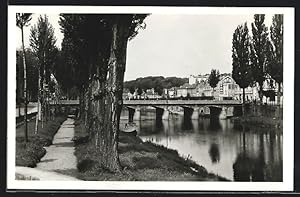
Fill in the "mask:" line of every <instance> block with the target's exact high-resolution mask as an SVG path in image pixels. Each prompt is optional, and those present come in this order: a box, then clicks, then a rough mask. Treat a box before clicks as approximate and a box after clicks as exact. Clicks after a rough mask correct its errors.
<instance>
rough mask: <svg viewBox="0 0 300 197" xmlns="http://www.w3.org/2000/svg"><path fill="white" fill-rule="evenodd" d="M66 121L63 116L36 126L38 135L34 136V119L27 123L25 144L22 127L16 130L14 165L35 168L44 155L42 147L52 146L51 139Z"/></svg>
mask: <svg viewBox="0 0 300 197" xmlns="http://www.w3.org/2000/svg"><path fill="white" fill-rule="evenodd" d="M65 119H66V117H65V116H59V117H56V118H54V120H49V121H47V122H45V123H44V126H43V128H42V124H41V122H39V124H38V134H34V130H35V119H34V120H31V121H29V122H28V139H29V141H28V142H27V143H26V142H25V138H24V125H20V126H19V127H17V128H16V165H17V166H26V167H35V166H36V164H37V163H38V162H39V161H40V159H41V158H42V157H43V156H44V155H45V154H46V150H45V149H44V148H43V147H44V146H49V145H51V144H52V140H53V137H54V135H55V133H56V132H57V130H58V129H59V127H60V125H61V124H62V123H63V121H64V120H65Z"/></svg>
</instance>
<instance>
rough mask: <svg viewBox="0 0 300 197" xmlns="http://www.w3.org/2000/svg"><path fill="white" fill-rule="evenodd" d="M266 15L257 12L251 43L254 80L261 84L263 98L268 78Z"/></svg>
mask: <svg viewBox="0 0 300 197" xmlns="http://www.w3.org/2000/svg"><path fill="white" fill-rule="evenodd" d="M264 20H265V15H264V14H255V15H254V22H253V23H252V24H251V26H252V43H251V55H250V58H251V67H252V68H251V69H252V71H253V72H252V77H253V82H257V83H258V84H259V96H260V100H261V99H262V96H263V95H262V91H263V90H262V88H263V87H262V86H263V82H264V81H265V79H266V69H265V67H266V62H267V57H266V54H267V51H268V46H267V42H268V28H267V27H266V25H265V24H264Z"/></svg>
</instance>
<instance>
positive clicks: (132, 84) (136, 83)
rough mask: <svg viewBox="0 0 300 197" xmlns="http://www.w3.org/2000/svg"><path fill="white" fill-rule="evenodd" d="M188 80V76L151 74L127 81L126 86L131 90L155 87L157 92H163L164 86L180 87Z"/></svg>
mask: <svg viewBox="0 0 300 197" xmlns="http://www.w3.org/2000/svg"><path fill="white" fill-rule="evenodd" d="M187 82H188V78H178V77H166V78H164V77H162V76H156V77H155V76H149V77H140V78H137V79H135V80H131V81H125V82H124V88H127V89H129V90H135V89H136V88H140V89H142V90H147V89H152V88H154V90H155V92H157V93H160V92H161V93H162V90H163V89H164V88H167V89H169V88H171V87H179V86H182V85H183V84H185V83H187Z"/></svg>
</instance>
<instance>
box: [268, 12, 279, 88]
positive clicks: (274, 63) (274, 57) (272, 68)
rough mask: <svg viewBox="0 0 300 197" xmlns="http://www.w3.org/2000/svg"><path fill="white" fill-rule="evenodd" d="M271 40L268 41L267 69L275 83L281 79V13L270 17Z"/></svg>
mask: <svg viewBox="0 0 300 197" xmlns="http://www.w3.org/2000/svg"><path fill="white" fill-rule="evenodd" d="M270 29H271V41H270V42H269V43H268V52H269V53H268V54H269V55H268V61H269V62H268V65H267V71H268V73H269V74H270V75H271V77H272V78H273V79H275V81H276V82H277V83H282V80H283V15H282V14H276V15H274V16H273V18H272V25H271V28H270Z"/></svg>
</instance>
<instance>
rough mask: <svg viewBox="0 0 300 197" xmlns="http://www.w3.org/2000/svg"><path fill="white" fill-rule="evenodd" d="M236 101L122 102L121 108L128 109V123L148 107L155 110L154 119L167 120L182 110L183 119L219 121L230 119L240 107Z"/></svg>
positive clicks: (138, 116)
mask: <svg viewBox="0 0 300 197" xmlns="http://www.w3.org/2000/svg"><path fill="white" fill-rule="evenodd" d="M241 105H242V103H241V102H240V101H238V100H124V101H123V106H124V107H127V108H128V111H129V118H128V119H129V121H132V120H140V119H141V108H142V107H143V106H149V107H153V108H155V109H156V118H161V119H163V120H167V119H169V115H170V114H172V113H173V114H176V113H178V107H179V108H182V109H183V115H184V117H185V118H191V119H199V117H200V116H204V115H209V116H217V117H219V118H220V119H225V118H227V117H231V116H233V114H234V109H235V107H238V106H241Z"/></svg>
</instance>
